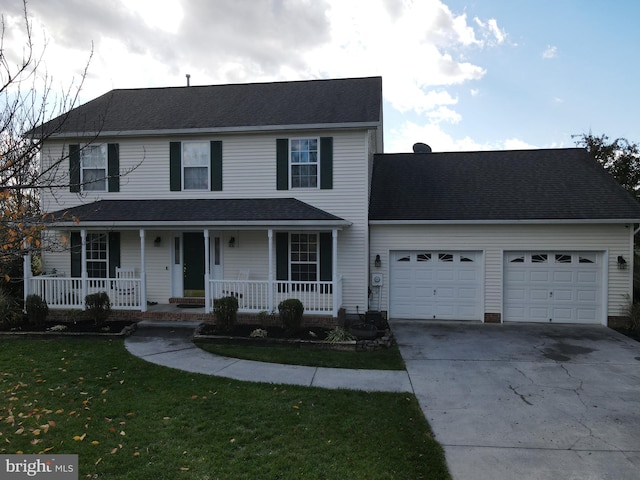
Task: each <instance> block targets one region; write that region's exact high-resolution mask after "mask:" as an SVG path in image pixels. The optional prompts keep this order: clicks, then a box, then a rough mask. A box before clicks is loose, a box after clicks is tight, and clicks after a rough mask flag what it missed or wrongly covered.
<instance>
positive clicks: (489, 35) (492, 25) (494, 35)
mask: <svg viewBox="0 0 640 480" xmlns="http://www.w3.org/2000/svg"><path fill="white" fill-rule="evenodd" d="M473 21H474V22H475V23H476V25H478V27H480V33H481V35H482V38H483V41H482V42H481V44H482V45H488V46H494V45H500V44H501V43H504V42H505V41H506V39H507V33H506V32H505V31H504V30H503V29H501V28H500V27H498V21H497V20H496V19H495V18H490V19H489V20H487V21H486V22H483V21H482V20H480V19H479V18H477V17H476V18H474V19H473Z"/></svg>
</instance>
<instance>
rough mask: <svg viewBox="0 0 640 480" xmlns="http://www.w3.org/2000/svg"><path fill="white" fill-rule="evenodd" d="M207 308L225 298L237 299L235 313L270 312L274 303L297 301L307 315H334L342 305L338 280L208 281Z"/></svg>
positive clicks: (339, 281)
mask: <svg viewBox="0 0 640 480" xmlns="http://www.w3.org/2000/svg"><path fill="white" fill-rule="evenodd" d="M209 285H210V288H209V291H210V292H211V300H210V302H211V303H210V307H211V309H212V310H213V300H214V299H216V298H222V297H227V296H234V297H236V298H237V299H238V311H239V312H242V313H259V312H264V311H267V312H270V311H273V310H274V309H277V308H278V304H279V303H280V302H281V301H283V300H287V299H290V298H297V299H298V300H300V301H301V302H302V305H303V306H304V312H305V313H308V314H316V315H327V314H332V315H334V316H337V310H338V308H340V307H341V306H342V277H339V279H338V281H337V282H335V284H334V282H290V281H281V280H278V281H274V282H269V281H268V280H210V281H209Z"/></svg>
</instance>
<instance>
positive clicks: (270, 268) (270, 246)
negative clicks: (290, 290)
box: [267, 228, 274, 312]
mask: <svg viewBox="0 0 640 480" xmlns="http://www.w3.org/2000/svg"><path fill="white" fill-rule="evenodd" d="M267 235H268V236H269V282H268V288H269V298H268V301H269V312H273V309H274V306H273V229H272V228H270V229H269V230H268V231H267Z"/></svg>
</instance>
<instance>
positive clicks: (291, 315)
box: [278, 298, 304, 330]
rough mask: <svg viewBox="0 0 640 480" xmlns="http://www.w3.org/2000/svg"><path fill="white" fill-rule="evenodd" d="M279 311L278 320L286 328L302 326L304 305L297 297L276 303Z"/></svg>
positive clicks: (297, 328) (296, 328)
mask: <svg viewBox="0 0 640 480" xmlns="http://www.w3.org/2000/svg"><path fill="white" fill-rule="evenodd" d="M278 311H279V312H280V321H281V322H282V325H283V326H284V328H286V329H287V330H299V329H300V327H301V326H302V314H303V313H304V307H303V306H302V302H301V301H300V300H298V299H297V298H290V299H288V300H283V301H282V302H280V304H279V305H278Z"/></svg>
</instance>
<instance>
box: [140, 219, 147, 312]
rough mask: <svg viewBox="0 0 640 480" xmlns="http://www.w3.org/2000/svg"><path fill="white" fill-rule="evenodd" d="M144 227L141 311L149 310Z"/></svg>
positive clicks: (141, 235) (141, 242) (141, 244)
mask: <svg viewBox="0 0 640 480" xmlns="http://www.w3.org/2000/svg"><path fill="white" fill-rule="evenodd" d="M144 236H145V231H144V229H142V228H141V229H140V303H141V305H140V311H141V312H146V311H147V269H146V263H147V261H146V258H145V250H144Z"/></svg>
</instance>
